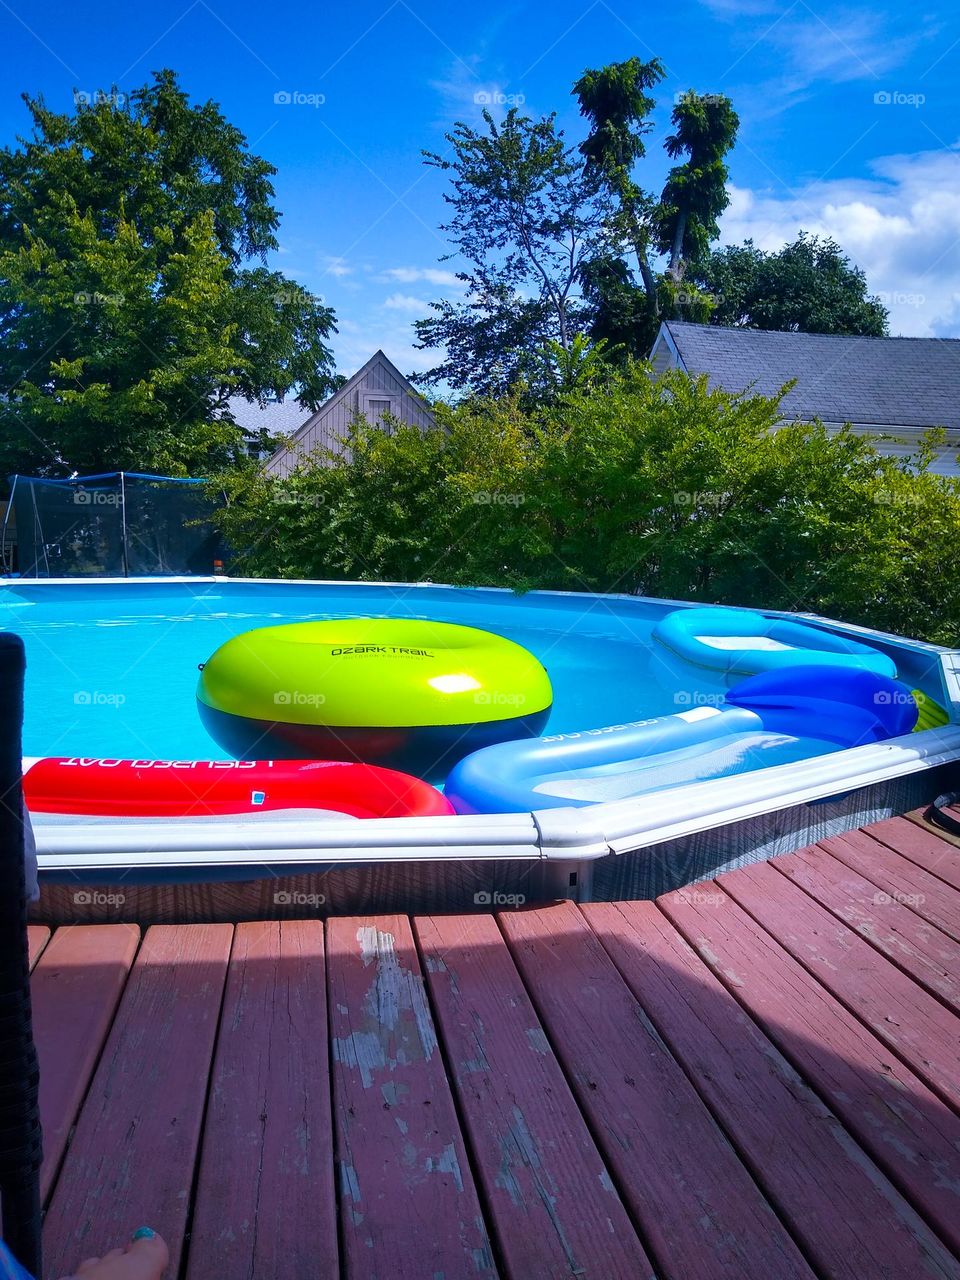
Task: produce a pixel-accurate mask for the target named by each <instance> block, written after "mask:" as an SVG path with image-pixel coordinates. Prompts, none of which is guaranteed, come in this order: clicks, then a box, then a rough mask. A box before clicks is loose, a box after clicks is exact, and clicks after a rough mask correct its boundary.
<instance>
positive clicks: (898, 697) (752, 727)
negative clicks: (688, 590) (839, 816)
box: [445, 664, 917, 813]
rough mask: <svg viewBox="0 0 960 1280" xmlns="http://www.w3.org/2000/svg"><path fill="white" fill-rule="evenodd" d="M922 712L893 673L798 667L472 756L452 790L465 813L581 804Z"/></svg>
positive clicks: (902, 721)
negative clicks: (652, 713) (664, 712)
mask: <svg viewBox="0 0 960 1280" xmlns="http://www.w3.org/2000/svg"><path fill="white" fill-rule="evenodd" d="M916 719H917V704H916V702H915V701H914V699H913V697H912V695H911V693H910V690H909V689H908V688H907V686H906V685H905V684H901V683H900V682H899V681H897V680H893V679H891V678H890V677H889V676H887V675H884V674H878V673H877V672H874V671H870V670H866V669H864V668H862V667H860V668H857V667H842V666H840V667H838V666H825V665H822V664H807V665H803V666H800V665H798V666H795V667H791V668H790V669H789V670H784V671H772V672H764V673H763V674H760V675H756V676H751V677H749V678H748V679H746V680H743V681H741V682H740V683H739V684H737V685H736V686H735V687H734V688H732V689H731V690H730V691H729V693H728V694H727V695H726V698H725V699H724V701H723V703H722V704H721V705H720V706H717V707H713V706H703V707H694V708H692V709H691V710H689V711H681V712H679V713H677V714H675V715H669V716H660V717H658V718H657V719H655V720H642V721H640V722H638V723H636V724H627V725H612V726H610V727H608V728H603V729H588V730H586V731H584V732H581V733H568V734H558V735H555V736H553V737H547V738H532V739H525V740H523V741H518V742H504V743H500V744H499V745H497V746H493V747H487V748H484V749H483V750H481V751H475V752H474V753H473V754H472V755H469V756H467V757H466V759H464V760H461V761H460V763H459V764H458V765H457V766H456V767H455V768H454V770H453V771H452V773H451V774H450V776H449V777H448V779H447V783H446V787H445V791H446V795H447V799H448V800H450V801H451V803H452V804H453V806H454V808H455V809H456V811H457V812H458V813H525V812H529V811H530V810H532V809H545V808H555V807H560V806H571V805H572V806H582V805H587V804H595V803H597V802H599V801H603V800H621V799H627V798H629V797H631V796H638V795H643V794H645V793H647V792H650V791H656V790H660V789H662V788H664V787H670V786H678V785H680V784H682V783H686V782H699V781H704V780H707V779H710V778H719V777H729V776H730V775H732V774H738V773H744V772H747V771H748V770H749V769H755V768H759V767H762V766H766V765H773V764H786V763H790V762H792V761H794V760H802V759H807V758H809V757H810V756H813V755H819V754H822V753H825V752H830V751H838V750H840V749H842V748H844V747H857V746H862V745H864V744H865V743H870V742H878V741H881V740H883V739H884V738H893V737H897V736H899V735H900V734H904V733H909V732H910V730H911V729H912V728H913V726H914V724H915V723H916Z"/></svg>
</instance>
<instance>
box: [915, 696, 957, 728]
mask: <svg viewBox="0 0 960 1280" xmlns="http://www.w3.org/2000/svg"><path fill="white" fill-rule="evenodd" d="M910 692H911V694H912V695H913V700H914V702H915V703H916V704H917V711H918V712H919V714H918V716H917V723H916V724H915V725H914V730H913V731H914V733H920V732H922V730H924V729H942V728H943V726H944V725H945V724H949V723H950V717H949V716H948V715H947V713H946V711H945V710H944V709H943V707H941V705H940V703H939V702H934V700H933V698H930V697H928V696H927V694H925V693H924V692H923V690H922V689H911V690H910Z"/></svg>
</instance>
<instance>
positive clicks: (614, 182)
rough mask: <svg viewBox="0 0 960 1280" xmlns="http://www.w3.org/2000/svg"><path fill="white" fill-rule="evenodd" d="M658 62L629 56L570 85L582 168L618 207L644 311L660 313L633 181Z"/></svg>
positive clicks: (644, 199) (645, 209)
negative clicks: (580, 120)
mask: <svg viewBox="0 0 960 1280" xmlns="http://www.w3.org/2000/svg"><path fill="white" fill-rule="evenodd" d="M665 74H666V73H665V71H664V68H663V64H662V63H661V61H660V59H659V58H652V59H651V60H650V61H649V62H642V61H641V60H640V59H639V58H628V59H627V60H626V62H612V63H610V64H609V65H608V66H606V67H601V68H600V70H598V71H585V72H584V73H583V75H582V76H581V77H580V79H579V80H577V81H576V82H575V84H574V86H573V93H574V96H575V97H576V98H577V101H578V102H579V104H580V114H581V115H582V116H584V117H585V118H586V120H587V121H588V122H589V124H590V133H589V134H588V135H587V137H586V138H585V139H584V141H583V142H582V143H581V144H580V152H581V154H582V155H583V158H584V163H585V167H586V170H587V172H588V173H591V174H593V175H594V176H595V177H596V179H597V180H598V181H599V182H601V183H602V184H603V185H604V186H605V187H606V189H607V190H608V191H609V192H610V194H611V196H612V197H613V198H614V199H615V200H616V202H617V206H618V221H619V229H620V232H621V234H622V236H623V237H624V238H625V239H626V240H627V242H628V243H629V244H630V246H631V248H632V250H633V252H634V255H635V256H636V260H637V267H638V269H639V271H640V277H641V279H642V281H643V288H644V291H645V294H646V302H647V307H648V309H649V311H650V314H651V315H652V316H654V317H656V316H657V315H658V313H659V304H658V298H657V287H656V278H655V276H654V272H653V268H652V267H651V265H650V259H649V252H650V233H651V228H650V213H651V209H652V204H653V202H652V200H651V198H650V196H649V195H648V193H647V192H645V191H643V190H642V189H641V188H640V187H639V186H637V184H636V183H635V181H634V178H633V169H634V166H635V165H636V163H637V161H638V160H641V159H642V158H643V157H644V156H645V155H646V143H645V142H644V138H645V136H646V135H647V134H648V133H649V132H650V130H651V129H652V127H653V126H652V124H651V122H650V119H649V116H650V113H651V112H652V111H653V108H654V107H655V106H656V99H654V98H652V97H651V96H650V94H649V93H648V92H647V90H648V89H652V88H655V87H656V85H658V84H659V83H660V81H661V80H662V79H663V77H664V75H665Z"/></svg>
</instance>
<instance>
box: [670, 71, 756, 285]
mask: <svg viewBox="0 0 960 1280" xmlns="http://www.w3.org/2000/svg"><path fill="white" fill-rule="evenodd" d="M672 120H673V125H674V128H675V130H676V132H675V133H672V134H671V135H670V136H669V137H668V138H667V140H666V142H665V143H664V147H665V148H666V152H667V155H668V156H670V158H671V159H674V160H677V159H680V158H681V157H685V158H684V160H683V163H682V164H678V165H675V166H674V167H673V168H672V169H671V170H670V173H669V174H668V175H667V181H666V184H665V185H664V188H663V195H662V196H661V198H660V205H659V208H658V209H657V211H656V221H657V234H658V247H659V248H660V250H661V251H662V252H663V253H666V254H669V264H668V268H667V269H668V271H669V273H670V275H671V276H673V278H674V279H682V277H683V272H684V265H685V264H686V263H688V262H699V261H700V260H701V259H702V258H703V257H704V255H705V254H706V253H707V252H708V250H709V247H710V243H711V241H713V240H716V238H717V236H718V235H719V234H720V228H719V226H718V225H717V219H718V218H719V216H720V214H721V213H722V212H723V211H724V209H725V208H726V207H727V205H728V204H729V203H730V197H729V196H728V195H727V176H728V172H727V164H726V156H727V153H728V152H729V151H730V149H731V148H732V147H733V145H734V143H735V141H736V138H737V130H738V128H739V127H740V120H739V118H738V116H737V113H736V112H735V111H734V109H733V105H732V103H731V102H730V99H729V98H725V97H723V95H722V94H715V93H710V94H696V93H685V94H684V95H683V96H682V97H681V98H680V100H679V102H678V103H677V104H676V106H675V107H674V109H673V116H672Z"/></svg>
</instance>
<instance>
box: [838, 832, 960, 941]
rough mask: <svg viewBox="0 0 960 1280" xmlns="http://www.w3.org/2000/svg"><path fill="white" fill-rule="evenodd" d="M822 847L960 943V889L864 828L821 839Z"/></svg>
mask: <svg viewBox="0 0 960 1280" xmlns="http://www.w3.org/2000/svg"><path fill="white" fill-rule="evenodd" d="M820 848H821V849H825V850H826V851H827V853H829V854H830V855H831V856H832V857H834V858H837V859H838V860H839V861H840V862H843V863H845V864H846V865H847V866H848V867H850V868H851V870H853V871H857V872H859V873H860V875H862V876H864V877H865V878H866V879H867V880H870V881H872V883H873V884H875V885H876V886H877V888H878V889H880V890H881V891H883V892H885V893H887V894H889V895H890V897H891V898H893V899H895V900H896V901H897V902H900V903H902V904H903V905H904V906H906V907H909V908H910V910H911V911H913V912H915V913H916V915H918V916H922V917H923V919H924V920H928V921H929V922H930V923H931V924H934V925H936V926H937V928H938V929H941V930H942V931H943V932H944V933H945V934H947V936H948V937H951V938H953V939H954V941H956V942H960V890H957V889H954V888H952V887H951V886H950V885H948V884H944V882H943V881H942V880H939V879H938V878H937V877H936V876H935V875H933V874H932V873H931V872H930V871H927V870H925V869H924V868H923V867H919V866H917V864H916V863H915V862H910V861H909V859H907V858H903V857H901V856H900V854H898V853H894V852H893V850H892V849H888V848H887V847H886V845H882V844H880V843H879V842H878V841H876V840H874V839H872V838H871V837H870V836H868V835H864V834H863V832H861V831H849V832H847V834H846V835H843V836H833V837H832V838H831V839H829V840H821V841H820Z"/></svg>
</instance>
